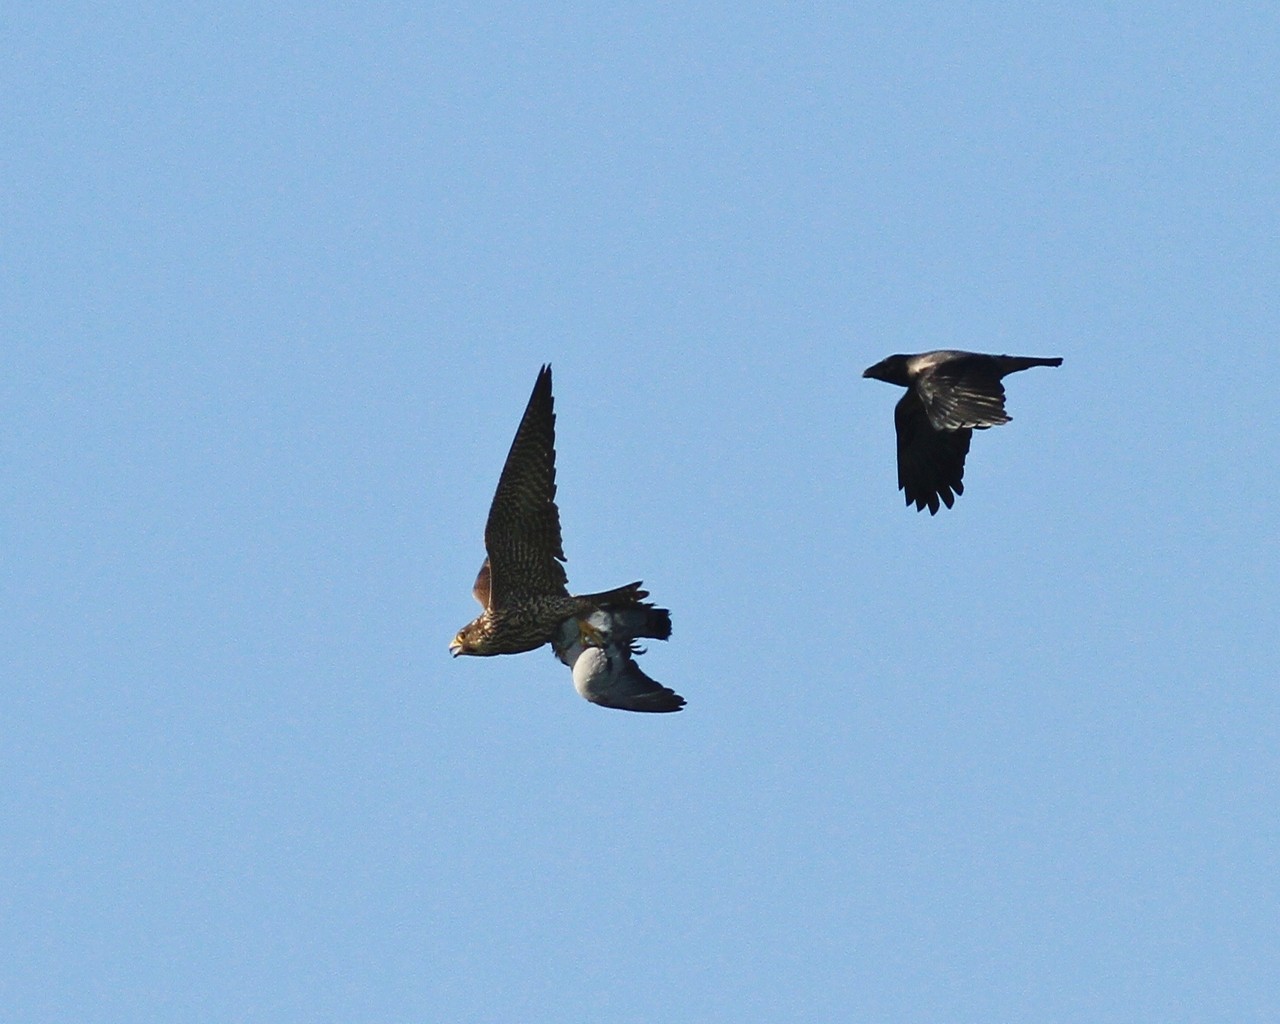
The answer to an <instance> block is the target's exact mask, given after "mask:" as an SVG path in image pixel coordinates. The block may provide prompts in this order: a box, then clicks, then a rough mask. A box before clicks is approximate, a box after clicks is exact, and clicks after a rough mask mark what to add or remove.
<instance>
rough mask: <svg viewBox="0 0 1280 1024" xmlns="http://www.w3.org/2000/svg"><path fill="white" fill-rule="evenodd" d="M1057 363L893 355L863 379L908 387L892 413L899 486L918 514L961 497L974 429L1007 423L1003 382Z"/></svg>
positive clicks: (977, 355) (941, 353)
mask: <svg viewBox="0 0 1280 1024" xmlns="http://www.w3.org/2000/svg"><path fill="white" fill-rule="evenodd" d="M1061 365H1062V360H1061V359H1060V358H1053V359H1041V358H1037V357H1035V356H990V355H983V354H982V353H979V352H953V351H949V350H942V351H938V352H921V353H919V354H917V355H911V356H907V355H896V356H889V358H887V359H882V360H880V362H878V363H876V365H875V366H871V367H868V368H867V369H866V370H865V371H863V374H862V376H864V377H872V378H874V379H875V380H882V381H886V382H887V383H889V384H897V385H898V386H900V387H904V388H906V389H907V393H906V394H905V395H903V396H902V398H901V399H899V401H898V405H897V407H896V408H895V409H894V410H893V423H894V426H895V427H896V428H897V432H898V488H899V489H900V490H901V491H903V492H904V493H905V495H906V499H907V504H908V505H911V504H914V505H915V507H916V510H917V511H923V510H924V508H925V506H928V508H929V514H930V515H937V514H938V508H939V505H940V504H942V505H946V506H947V508H950V507H951V506H952V505H954V504H955V500H956V495H959V494H963V493H964V483H963V482H962V481H963V477H964V457H965V456H966V455H968V454H969V441H970V439H971V438H972V437H973V432H974V431H975V430H985V429H986V428H987V427H997V426H999V425H1000V424H1002V423H1008V422H1009V416H1008V414H1007V413H1006V412H1005V411H1004V385H1003V384H1001V383H1000V380H1001V378H1003V377H1007V376H1008V375H1009V374H1011V373H1017V372H1018V371H1019V370H1026V369H1028V368H1030V367H1032V366H1061Z"/></svg>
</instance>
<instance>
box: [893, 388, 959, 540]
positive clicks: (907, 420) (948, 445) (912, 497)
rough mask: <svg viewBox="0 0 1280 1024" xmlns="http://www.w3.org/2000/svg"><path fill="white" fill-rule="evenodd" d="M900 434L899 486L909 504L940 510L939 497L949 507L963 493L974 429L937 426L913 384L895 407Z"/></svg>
mask: <svg viewBox="0 0 1280 1024" xmlns="http://www.w3.org/2000/svg"><path fill="white" fill-rule="evenodd" d="M893 425H894V427H895V429H896V430H897V434H898V486H899V487H900V488H901V489H902V491H903V493H904V494H905V495H906V499H907V504H908V505H915V507H916V510H917V511H919V510H922V509H924V508H925V506H928V508H929V514H930V515H937V514H938V507H939V501H941V503H942V504H944V505H946V506H947V508H950V507H951V506H952V505H954V504H955V500H956V495H957V494H963V493H964V484H963V483H962V482H961V481H962V479H963V477H964V458H965V456H966V455H968V454H969V441H970V440H971V439H972V437H973V431H972V430H969V429H967V428H961V429H957V430H937V429H935V427H934V425H933V423H932V422H931V419H930V416H929V414H928V412H927V411H926V410H925V406H924V404H923V403H922V402H921V401H920V397H919V396H918V395H917V394H916V392H915V389H914V388H908V389H907V393H906V394H905V395H903V396H902V398H901V399H899V400H898V404H897V405H896V406H895V407H894V410H893Z"/></svg>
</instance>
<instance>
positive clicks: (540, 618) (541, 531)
mask: <svg viewBox="0 0 1280 1024" xmlns="http://www.w3.org/2000/svg"><path fill="white" fill-rule="evenodd" d="M555 421H556V418H555V411H554V404H553V399H552V395H551V367H550V366H544V367H543V368H542V370H541V372H540V373H539V374H538V380H537V383H535V384H534V386H533V394H532V395H530V396H529V404H528V406H527V407H526V408H525V411H524V417H523V418H522V419H521V420H520V426H519V427H518V428H517V430H516V436H515V440H514V441H513V442H512V443H511V451H510V452H509V453H508V454H507V461H506V464H505V465H504V466H503V467H502V475H501V476H500V477H499V478H498V489H497V492H496V493H495V494H494V496H493V504H492V505H491V506H490V507H489V519H488V522H486V524H485V528H484V546H485V551H486V552H487V553H488V557H486V558H485V560H484V564H482V565H481V566H480V574H479V575H478V576H477V577H476V582H475V586H474V587H473V588H472V593H473V594H474V595H475V597H476V600H477V601H479V602H480V606H481V607H482V608H483V609H484V611H483V612H481V614H480V615H479V617H478V618H476V619H475V620H474V621H472V622H470V623H468V624H467V625H465V626H463V627H462V628H461V629H460V630H458V633H457V635H456V636H455V637H454V638H453V642H452V643H451V644H450V645H449V650H450V651H452V652H453V655H454V657H457V656H458V655H459V654H475V655H486V656H487V655H494V654H519V653H521V652H522V651H532V650H534V649H536V648H538V647H541V646H542V645H543V644H545V643H549V642H551V641H553V640H555V639H556V637H557V636H558V635H559V633H560V632H561V627H562V625H565V624H567V623H569V622H570V621H572V622H573V623H578V625H574V626H573V629H574V630H575V631H577V632H579V635H580V636H581V637H582V638H584V639H585V640H586V641H587V642H592V643H598V644H601V649H602V650H605V651H611V652H613V653H614V654H615V656H618V655H620V654H623V653H624V649H625V657H623V659H622V660H623V661H624V662H625V661H629V660H630V656H631V654H632V653H633V651H632V650H631V648H630V645H629V640H630V637H628V639H627V640H626V641H618V640H613V639H611V637H612V636H613V634H612V633H611V632H609V629H610V628H612V627H611V623H612V622H613V621H614V620H615V619H618V620H620V621H625V622H627V623H629V624H631V626H632V628H634V629H638V630H641V631H640V632H632V633H631V634H630V636H655V637H656V636H657V635H658V633H659V632H662V629H663V627H662V622H663V621H665V632H664V633H663V636H662V639H665V638H666V636H667V635H669V634H670V632H671V618H670V615H669V613H668V612H667V611H666V610H665V609H655V608H654V607H653V606H652V605H650V604H646V603H644V598H646V597H648V594H647V592H646V591H644V590H642V589H641V584H640V582H639V581H637V582H635V583H629V584H627V585H626V586H625V587H618V588H617V589H615V590H608V591H605V592H603V593H599V594H585V595H582V596H573V595H570V593H569V590H568V577H567V576H566V575H565V571H564V566H563V565H562V564H561V563H563V562H564V561H565V556H564V550H563V547H562V545H561V540H560V511H559V509H557V508H556V501H555V498H556V452H555ZM605 608H608V609H609V610H610V611H609V613H608V615H607V616H606V618H605V619H603V620H601V625H602V626H604V627H605V632H603V633H602V632H600V631H599V630H597V629H596V628H595V627H593V626H592V625H591V617H592V615H593V614H595V613H599V612H600V611H601V610H602V609H605ZM633 612H634V618H633V617H632V615H633ZM659 613H660V616H661V619H659V618H656V616H658V615H659ZM646 628H647V629H649V630H650V631H649V632H643V630H644V629H646ZM619 635H621V634H619ZM566 643H567V641H566ZM593 657H594V656H593ZM635 672H637V673H639V669H638V668H636V669H635ZM639 676H640V678H641V679H645V680H647V678H648V677H646V676H644V674H643V673H639ZM619 678H621V679H623V680H624V685H635V681H634V674H632V673H629V672H625V671H620V672H619ZM650 682H651V681H650ZM653 685H654V686H657V684H656V683H655V684H653ZM668 692H669V691H668ZM588 699H591V698H588ZM681 703H683V701H682V702H681ZM663 710H666V709H663Z"/></svg>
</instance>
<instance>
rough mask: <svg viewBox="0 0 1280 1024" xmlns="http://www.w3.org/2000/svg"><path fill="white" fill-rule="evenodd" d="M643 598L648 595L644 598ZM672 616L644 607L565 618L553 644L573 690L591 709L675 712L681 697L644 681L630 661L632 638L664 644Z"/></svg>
mask: <svg viewBox="0 0 1280 1024" xmlns="http://www.w3.org/2000/svg"><path fill="white" fill-rule="evenodd" d="M645 596H647V595H645ZM670 635H671V613H670V612H669V611H667V609H665V608H655V607H654V606H653V605H651V604H649V603H647V602H645V603H642V604H635V605H631V606H629V607H614V606H611V605H610V606H606V607H603V608H601V609H600V610H598V611H595V612H592V613H591V614H590V615H587V616H584V617H582V618H572V619H566V620H565V621H564V622H563V623H561V625H560V629H559V631H558V632H557V633H556V637H555V639H554V640H553V641H552V645H553V646H554V648H555V652H556V657H557V658H559V659H560V660H561V661H562V662H564V663H565V664H566V665H568V666H569V668H570V669H572V670H573V686H574V689H576V690H577V691H578V693H579V694H581V695H582V696H583V697H585V698H586V699H587V700H589V701H591V703H592V704H599V705H600V706H601V707H606V708H618V709H620V710H622V711H655V712H657V711H679V710H680V709H681V708H683V707H684V703H685V702H684V698H683V697H681V696H680V695H679V694H678V693H676V692H675V691H674V690H671V689H668V688H667V687H665V686H663V685H662V684H661V683H659V682H657V681H656V680H654V679H651V678H650V677H649V676H647V675H646V674H645V673H644V672H643V671H642V670H641V668H640V666H639V665H637V664H636V660H635V656H636V655H637V654H643V653H644V650H643V648H641V647H638V646H637V645H636V643H635V641H636V638H637V637H652V638H653V639H655V640H666V639H667V637H669V636H670Z"/></svg>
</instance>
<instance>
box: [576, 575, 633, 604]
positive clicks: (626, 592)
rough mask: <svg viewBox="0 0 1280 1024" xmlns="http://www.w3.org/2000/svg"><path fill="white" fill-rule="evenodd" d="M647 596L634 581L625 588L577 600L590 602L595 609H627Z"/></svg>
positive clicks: (589, 595) (586, 595)
mask: <svg viewBox="0 0 1280 1024" xmlns="http://www.w3.org/2000/svg"><path fill="white" fill-rule="evenodd" d="M648 596H649V591H647V590H645V589H643V587H642V585H641V583H640V581H639V580H636V581H635V582H634V583H628V584H627V585H626V586H625V587H616V588H614V589H613V590H606V591H604V592H602V593H599V594H583V595H582V596H581V597H580V598H578V600H580V601H590V602H591V603H592V604H593V605H595V606H596V607H597V608H610V607H618V608H629V607H631V606H632V605H637V604H640V602H642V601H643V600H644V599H645V598H646V597H648Z"/></svg>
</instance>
